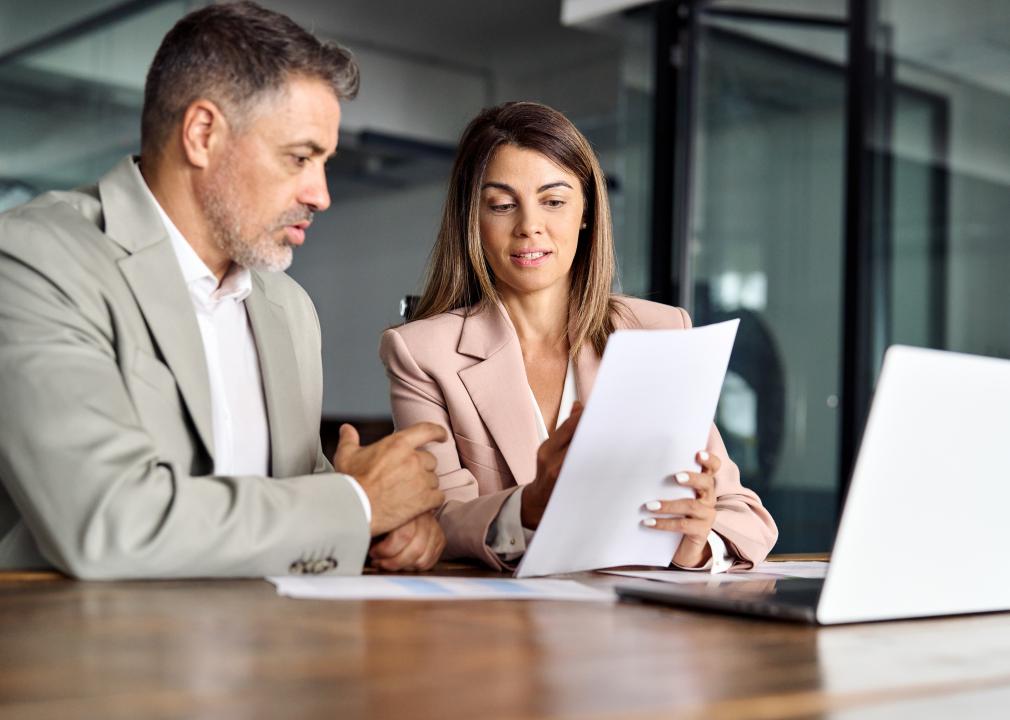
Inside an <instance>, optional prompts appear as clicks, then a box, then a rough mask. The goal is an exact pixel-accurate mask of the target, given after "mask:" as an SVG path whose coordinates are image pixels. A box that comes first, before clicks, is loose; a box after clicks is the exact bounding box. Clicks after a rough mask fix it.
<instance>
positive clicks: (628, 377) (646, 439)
mask: <svg viewBox="0 0 1010 720" xmlns="http://www.w3.org/2000/svg"><path fill="white" fill-rule="evenodd" d="M738 324H739V321H738V320H730V321H728V322H724V323H718V324H716V325H708V326H706V327H701V328H695V329H693V330H690V331H685V330H622V331H618V332H616V333H614V334H613V335H612V336H611V338H610V340H609V342H608V343H607V349H606V352H604V355H603V359H602V361H601V362H600V370H599V373H598V374H597V377H596V384H595V386H594V387H593V394H592V396H591V397H590V398H589V401H588V402H587V404H586V409H585V411H583V414H582V419H581V420H580V421H579V427H578V429H577V430H576V432H575V437H574V438H573V439H572V443H571V445H570V446H569V448H568V455H567V457H566V458H565V463H564V466H563V467H562V469H561V474H560V476H559V477H558V481H557V484H556V485H555V486H554V491H553V493H552V495H551V499H550V502H549V503H548V505H547V509H546V510H545V512H544V516H543V519H542V520H541V522H540V526H539V528H538V529H537V532H536V534H535V535H534V537H533V541H532V543H531V544H530V546H529V547H528V548H527V550H526V554H525V556H524V557H523V559H522V562H521V563H520V565H519V569H518V570H517V571H516V576H517V577H533V576H537V575H550V574H554V573H565V572H576V571H580V570H595V569H597V568H605V567H615V566H618V565H660V566H666V565H667V564H669V562H670V559H671V558H672V557H673V554H674V552H675V551H676V549H677V545H678V543H679V542H680V535H679V534H675V533H668V532H661V531H657V530H652V529H649V528H645V527H643V526H641V524H640V521H641V520H642V519H643V518H645V517H646V514H645V513H644V512H643V511H642V505H643V504H644V503H646V502H648V501H650V500H657V499H666V500H675V499H678V498H685V497H692V496H693V491H692V490H690V489H688V488H684V487H681V486H679V485H677V483H676V482H675V481H674V480H673V479H672V477H671V476H672V475H673V473H675V472H678V471H680V470H694V469H697V467H698V466H697V464H696V463H695V461H694V456H695V454H696V453H697V452H698V451H699V450H701V449H703V448H704V447H705V446H706V445H707V443H708V433H709V428H710V426H711V424H712V419H713V417H714V416H715V408H716V404H717V402H718V400H719V391H720V389H721V388H722V381H723V378H724V377H725V375H726V366H727V365H728V364H729V356H730V351H731V350H732V348H733V340H734V338H735V337H736V329H737V325H738Z"/></svg>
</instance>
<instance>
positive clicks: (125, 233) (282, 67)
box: [0, 3, 445, 579]
mask: <svg viewBox="0 0 1010 720" xmlns="http://www.w3.org/2000/svg"><path fill="white" fill-rule="evenodd" d="M357 86H358V70H357V66H356V64H355V62H354V60H353V59H352V58H351V57H350V55H349V54H348V53H346V52H345V51H344V50H342V49H340V48H338V47H336V46H333V45H328V44H323V43H320V42H319V41H318V40H316V39H315V38H314V37H313V36H311V35H310V34H308V33H307V32H305V31H304V30H302V29H301V28H300V27H298V26H297V25H296V24H294V23H293V22H292V21H291V20H290V19H288V18H286V17H284V16H282V15H278V14H276V13H273V12H269V11H267V10H264V9H262V8H260V7H258V6H256V5H253V4H251V3H239V4H234V5H214V6H211V7H207V8H204V9H202V10H199V11H197V12H194V13H192V14H190V15H188V16H186V17H185V18H183V19H182V20H180V21H179V23H178V24H177V25H176V26H175V27H174V28H173V29H172V30H171V31H170V32H169V33H168V35H166V37H165V39H164V41H163V42H162V45H161V47H160V48H159V50H158V52H157V54H156V56H155V58H154V61H153V63H152V66H151V69H150V71H149V74H148V78H147V84H146V87H145V94H144V109H143V118H142V129H141V156H140V158H139V164H138V162H137V160H136V159H135V158H127V159H125V160H123V161H122V162H121V163H120V164H119V165H118V166H116V167H115V168H114V169H113V170H112V171H111V172H109V173H108V174H107V175H106V176H105V177H103V178H102V179H101V180H100V181H99V182H98V184H97V186H95V187H92V188H88V189H84V190H80V191H75V192H62V193H61V192H54V193H48V194H46V195H43V196H41V197H39V198H37V199H36V200H34V201H32V202H31V203H28V204H27V205H23V206H21V207H19V208H16V209H14V210H12V211H10V212H8V213H6V214H4V215H0V408H2V411H0V481H2V484H3V489H2V490H0V568H25V567H45V566H55V567H56V568H58V569H60V570H62V571H64V572H66V573H68V574H71V575H74V576H77V577H81V578H96V579H103V578H137V577H179V576H189V577H194V576H197V577H213V576H264V575H271V574H286V573H300V572H308V573H322V572H329V573H337V574H352V573H358V572H360V570H361V567H362V564H363V562H364V558H365V555H366V552H367V551H368V549H369V545H370V539H371V538H373V537H378V536H383V535H385V539H381V540H379V541H378V542H376V544H375V545H374V546H373V547H372V554H373V557H374V558H375V561H376V563H377V564H378V565H380V566H383V567H386V568H388V569H402V568H417V569H423V568H426V567H430V566H431V565H432V564H434V562H435V560H437V558H438V555H439V554H440V552H441V550H442V547H443V546H444V537H443V536H442V535H441V531H440V530H439V529H438V523H437V522H436V521H435V520H434V519H433V518H432V515H431V511H432V510H433V509H435V508H437V507H438V506H439V505H440V504H441V502H442V499H443V496H442V493H440V492H439V491H438V489H437V487H438V482H437V478H436V477H435V475H434V472H433V471H434V468H435V462H434V458H433V457H432V456H431V455H430V454H429V453H426V452H423V451H420V450H418V448H419V447H420V446H422V445H424V444H425V443H428V442H438V441H441V440H444V439H445V433H444V430H442V429H441V428H439V427H438V426H435V425H430V424H421V425H417V426H414V427H411V428H407V429H405V430H403V431H402V432H400V433H396V434H394V435H392V436H390V437H389V438H386V439H384V440H382V441H380V442H379V443H376V444H375V445H371V446H368V447H364V448H362V447H360V446H359V444H358V436H357V433H356V432H355V431H354V429H353V428H351V427H349V426H345V427H343V428H341V443H340V447H339V449H338V451H337V454H336V456H335V457H334V466H335V468H336V472H334V467H331V465H330V463H329V462H328V461H327V460H326V458H325V457H323V455H322V452H321V446H320V442H319V435H318V430H319V419H320V410H321V397H322V377H321V376H322V369H321V361H320V337H319V323H318V319H317V317H316V314H315V310H314V308H313V306H312V303H311V301H310V300H309V298H308V296H307V295H306V294H305V292H304V291H303V290H302V289H301V288H300V287H299V286H298V285H297V284H296V283H295V282H294V281H292V280H291V279H290V278H288V277H287V276H286V275H284V274H283V273H282V272H280V271H282V270H284V269H286V268H287V266H288V264H289V263H290V262H291V256H292V247H294V246H297V245H301V244H302V243H303V242H304V240H305V230H306V228H307V227H308V226H309V224H310V223H311V221H312V217H313V214H314V213H315V212H320V211H322V210H325V209H326V207H327V206H328V205H329V202H330V200H329V196H328V194H327V188H326V180H325V170H324V163H325V161H326V160H327V159H328V158H330V157H331V156H332V155H333V153H334V151H335V149H336V145H337V135H338V125H339V120H340V103H341V101H342V100H345V99H350V98H352V97H353V96H354V95H355V93H356V91H357Z"/></svg>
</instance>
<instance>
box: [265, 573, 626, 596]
mask: <svg viewBox="0 0 1010 720" xmlns="http://www.w3.org/2000/svg"><path fill="white" fill-rule="evenodd" d="M267 580H268V581H270V582H271V583H273V584H274V585H276V586H277V594H278V595H284V596H286V597H292V598H301V599H309V600H595V601H599V600H604V601H613V600H614V599H615V595H614V593H613V592H612V591H611V590H609V589H608V590H598V589H596V588H592V587H589V586H588V585H583V584H582V583H580V582H576V581H574V580H552V579H547V580H514V579H512V578H494V577H490V578H461V577H438V576H423V577H422V576H417V575H363V576H360V577H351V576H348V577H344V576H341V577H318V576H315V577H313V576H310V577H306V576H304V575H293V576H289V577H268V578H267Z"/></svg>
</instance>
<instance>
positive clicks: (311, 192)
mask: <svg viewBox="0 0 1010 720" xmlns="http://www.w3.org/2000/svg"><path fill="white" fill-rule="evenodd" d="M298 201H299V202H300V203H301V204H302V205H306V206H308V207H310V208H312V211H313V212H322V211H323V210H325V209H326V208H328V207H329V206H330V191H329V189H328V188H327V187H326V168H325V167H324V166H323V165H320V166H319V167H318V169H316V170H315V171H314V172H312V173H311V176H310V177H309V178H307V180H306V182H305V184H304V185H302V189H301V192H300V193H299V195H298Z"/></svg>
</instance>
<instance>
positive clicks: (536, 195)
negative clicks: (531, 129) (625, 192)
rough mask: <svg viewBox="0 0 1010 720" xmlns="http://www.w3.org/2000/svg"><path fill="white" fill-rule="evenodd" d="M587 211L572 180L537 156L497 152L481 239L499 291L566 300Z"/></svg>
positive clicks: (484, 197)
mask: <svg viewBox="0 0 1010 720" xmlns="http://www.w3.org/2000/svg"><path fill="white" fill-rule="evenodd" d="M584 207H585V201H584V199H583V197H582V188H581V185H580V184H579V180H578V178H577V177H575V175H574V174H572V173H571V172H569V171H567V170H565V169H563V168H561V167H560V166H558V165H555V164H554V163H553V162H551V161H550V160H548V159H547V157H546V156H544V155H541V154H540V153H538V152H536V151H535V150H527V149H525V148H519V147H516V146H514V145H502V146H501V147H499V148H498V150H497V151H496V152H495V154H494V155H493V156H492V157H491V161H490V162H489V163H488V166H487V171H486V172H485V173H484V185H483V186H482V187H481V198H480V239H481V244H482V245H483V247H484V254H485V255H486V256H487V259H488V263H489V264H490V266H491V270H492V272H493V273H494V276H495V279H496V280H497V287H498V291H499V292H501V293H503V294H505V295H508V294H510V293H514V294H519V295H525V294H530V293H536V292H539V291H542V290H545V289H547V288H556V289H559V290H563V291H564V292H565V293H566V294H567V291H568V275H569V272H570V271H571V269H572V260H574V259H575V250H576V248H577V247H578V242H579V230H580V229H581V227H582V222H583V218H582V215H583V210H584Z"/></svg>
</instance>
